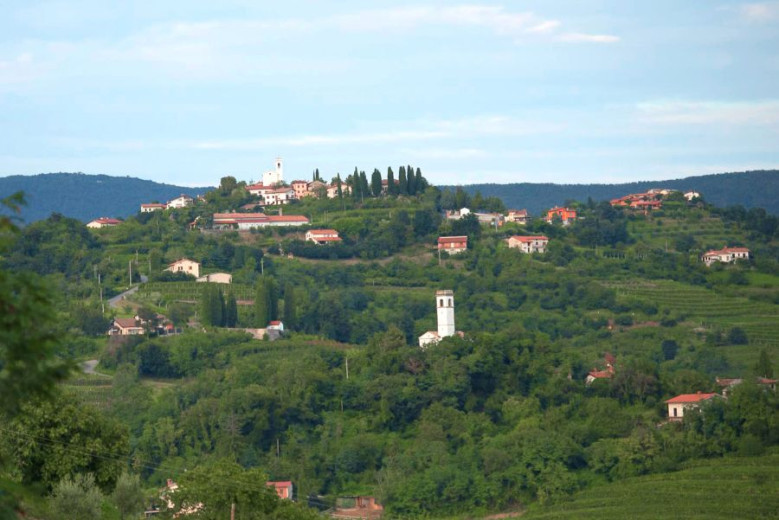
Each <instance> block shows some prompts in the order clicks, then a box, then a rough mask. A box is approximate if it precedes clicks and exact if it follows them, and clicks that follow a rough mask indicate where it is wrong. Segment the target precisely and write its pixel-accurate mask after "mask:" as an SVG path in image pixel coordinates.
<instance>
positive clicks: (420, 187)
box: [416, 168, 428, 193]
mask: <svg viewBox="0 0 779 520" xmlns="http://www.w3.org/2000/svg"><path fill="white" fill-rule="evenodd" d="M416 178H417V179H416V187H417V193H422V192H423V191H425V190H426V189H427V186H428V184H427V180H426V179H425V178H424V177H422V170H420V169H419V168H417V173H416Z"/></svg>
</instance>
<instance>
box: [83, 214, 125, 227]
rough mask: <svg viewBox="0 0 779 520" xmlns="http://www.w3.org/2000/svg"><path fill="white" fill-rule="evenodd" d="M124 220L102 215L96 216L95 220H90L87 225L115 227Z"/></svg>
mask: <svg viewBox="0 0 779 520" xmlns="http://www.w3.org/2000/svg"><path fill="white" fill-rule="evenodd" d="M121 223H122V221H121V220H119V219H116V218H109V217H100V218H96V219H95V220H93V221H91V222H89V223H88V224H87V227H88V228H90V229H101V228H104V227H113V226H118V225H119V224H121Z"/></svg>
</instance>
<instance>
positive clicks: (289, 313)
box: [284, 283, 298, 329]
mask: <svg viewBox="0 0 779 520" xmlns="http://www.w3.org/2000/svg"><path fill="white" fill-rule="evenodd" d="M297 321H298V317H297V309H295V288H294V287H292V284H290V283H288V284H287V285H285V286H284V327H285V328H288V329H294V328H296V327H297Z"/></svg>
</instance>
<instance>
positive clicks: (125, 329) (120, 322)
mask: <svg viewBox="0 0 779 520" xmlns="http://www.w3.org/2000/svg"><path fill="white" fill-rule="evenodd" d="M144 332H146V331H145V330H144V329H143V327H142V326H141V325H140V323H138V321H137V320H136V319H135V318H114V322H113V323H112V324H111V328H110V329H109V330H108V335H109V336H137V335H138V334H143V333H144Z"/></svg>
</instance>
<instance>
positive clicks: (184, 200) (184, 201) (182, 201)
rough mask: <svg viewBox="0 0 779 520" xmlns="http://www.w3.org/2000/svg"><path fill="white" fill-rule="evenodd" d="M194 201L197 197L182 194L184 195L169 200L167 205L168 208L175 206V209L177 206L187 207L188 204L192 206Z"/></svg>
mask: <svg viewBox="0 0 779 520" xmlns="http://www.w3.org/2000/svg"><path fill="white" fill-rule="evenodd" d="M194 203H195V199H193V198H192V197H190V196H189V195H184V194H182V195H180V196H178V197H176V198H175V199H173V200H169V201H168V204H167V206H166V207H167V208H168V209H171V208H174V209H175V208H186V207H188V206H191V205H192V204H194Z"/></svg>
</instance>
